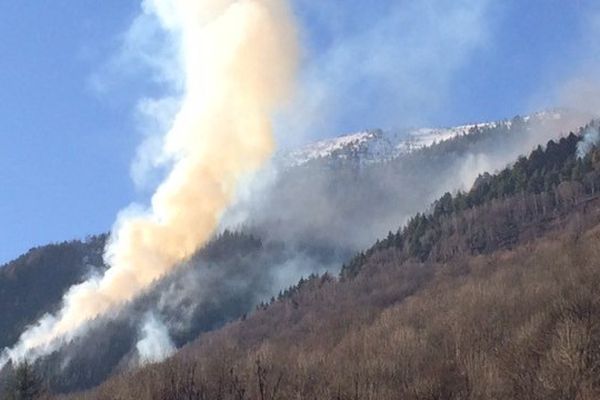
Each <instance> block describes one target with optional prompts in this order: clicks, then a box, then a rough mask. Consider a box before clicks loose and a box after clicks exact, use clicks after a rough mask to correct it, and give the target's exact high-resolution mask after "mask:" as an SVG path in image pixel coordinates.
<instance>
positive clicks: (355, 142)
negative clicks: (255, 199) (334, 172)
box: [277, 110, 563, 167]
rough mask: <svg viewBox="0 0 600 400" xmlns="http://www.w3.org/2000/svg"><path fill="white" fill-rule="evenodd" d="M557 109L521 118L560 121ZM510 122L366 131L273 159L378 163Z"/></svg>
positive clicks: (288, 163) (293, 162)
mask: <svg viewBox="0 0 600 400" xmlns="http://www.w3.org/2000/svg"><path fill="white" fill-rule="evenodd" d="M562 117H563V115H562V112H561V111H558V110H551V111H542V112H538V113H534V114H531V115H528V116H525V117H523V121H524V122H526V123H527V122H531V121H553V120H560V119H561V118H562ZM511 124H512V121H511V120H504V121H499V122H484V123H477V124H468V125H460V126H455V127H450V128H416V129H405V130H399V131H386V132H384V131H382V130H366V131H362V132H357V133H352V134H348V135H343V136H339V137H336V138H332V139H324V140H320V141H317V142H314V143H311V144H308V145H306V146H304V147H302V148H300V149H296V150H292V151H288V152H286V153H283V154H280V155H279V156H278V157H277V159H278V160H280V161H281V162H282V164H283V165H285V166H287V167H294V166H300V165H304V164H306V163H308V162H311V161H315V160H325V161H343V160H348V159H353V158H356V157H358V158H359V159H360V161H361V162H363V163H374V162H382V161H386V160H390V159H393V158H395V157H398V156H400V155H403V154H408V153H411V152H413V151H416V150H419V149H423V148H425V147H429V146H432V145H433V144H435V143H439V142H442V141H445V140H449V139H452V138H455V137H457V136H462V135H468V134H470V133H472V132H475V131H476V130H478V129H483V128H494V127H498V126H501V125H504V126H506V127H507V128H510V126H511Z"/></svg>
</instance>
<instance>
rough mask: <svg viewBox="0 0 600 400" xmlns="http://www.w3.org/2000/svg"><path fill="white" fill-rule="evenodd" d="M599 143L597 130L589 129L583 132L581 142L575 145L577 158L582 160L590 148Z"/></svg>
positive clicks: (599, 137)
mask: <svg viewBox="0 0 600 400" xmlns="http://www.w3.org/2000/svg"><path fill="white" fill-rule="evenodd" d="M599 142H600V132H598V129H597V128H592V127H589V128H587V129H586V130H585V132H583V136H582V139H581V141H579V143H577V157H579V158H584V157H585V156H586V155H587V154H588V153H589V152H590V150H592V148H594V147H595V146H596V145H597V144H598V143H599Z"/></svg>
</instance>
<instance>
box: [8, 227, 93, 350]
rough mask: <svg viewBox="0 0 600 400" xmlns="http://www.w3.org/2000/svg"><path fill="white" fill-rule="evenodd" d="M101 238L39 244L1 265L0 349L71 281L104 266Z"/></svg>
mask: <svg viewBox="0 0 600 400" xmlns="http://www.w3.org/2000/svg"><path fill="white" fill-rule="evenodd" d="M104 241H105V237H104V236H94V237H90V238H89V239H88V240H86V241H84V242H82V241H71V242H63V243H60V244H53V245H48V246H43V247H38V248H34V249H31V250H30V251H29V252H27V253H26V254H24V255H22V256H21V257H19V258H17V259H16V260H14V261H12V262H10V263H8V264H6V265H4V266H2V267H0V349H1V348H4V347H6V346H9V345H12V344H13V343H14V342H15V341H16V340H17V338H18V337H19V335H20V334H21V332H22V331H23V328H24V327H25V326H26V325H28V324H30V323H32V322H33V321H35V320H37V319H38V318H39V317H41V316H42V315H43V314H44V313H47V312H50V311H52V310H54V308H55V307H57V306H58V304H59V302H60V300H61V298H62V296H63V293H64V292H65V291H66V290H67V289H68V288H69V287H70V286H71V285H73V284H75V283H78V282H80V281H82V280H83V279H84V277H85V276H86V275H88V274H91V273H92V272H93V271H94V270H96V269H98V270H102V269H103V268H104V266H103V262H102V252H103V249H104Z"/></svg>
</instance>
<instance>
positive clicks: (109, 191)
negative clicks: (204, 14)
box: [0, 0, 600, 263]
mask: <svg viewBox="0 0 600 400" xmlns="http://www.w3.org/2000/svg"><path fill="white" fill-rule="evenodd" d="M499 3H501V4H499ZM293 7H294V10H295V12H296V14H297V17H298V20H299V25H300V36H301V38H302V43H303V61H302V69H301V74H300V77H299V82H300V85H299V87H300V89H299V91H298V95H297V98H296V99H295V101H294V102H293V103H292V107H290V109H289V110H288V111H286V112H284V113H283V114H282V116H281V117H280V118H279V123H278V124H277V126H278V132H277V133H278V138H279V140H280V142H281V143H282V144H284V145H285V144H287V145H291V144H297V143H301V142H305V141H307V140H312V139H315V138H319V137H323V136H332V135H336V134H341V133H344V132H347V131H353V130H358V129H362V128H367V127H384V128H392V127H400V126H406V125H421V124H426V125H442V126H444V125H453V124H458V123H467V122H473V121H483V120H493V119H501V118H507V117H511V116H514V115H515V114H518V113H526V112H529V111H532V110H535V109H538V108H542V107H545V106H552V105H558V103H560V101H561V98H560V96H559V95H558V94H559V93H560V92H561V87H562V86H563V85H565V83H567V82H569V81H570V80H572V79H574V78H577V77H579V76H583V75H585V74H593V72H590V71H594V70H595V69H597V68H595V67H597V61H599V60H598V54H597V53H598V49H597V48H596V47H595V46H596V45H595V42H596V41H597V37H598V36H595V34H596V33H600V29H598V27H597V20H598V18H597V16H598V15H600V12H599V10H598V9H597V7H596V6H595V5H594V2H592V1H585V0H581V1H577V0H574V1H564V0H531V1H521V0H508V1H503V2H497V1H491V0H456V1H452V2H447V1H441V0H438V1H436V0H423V1H421V0H419V1H417V0H415V1H398V0H377V1H376V2H365V1H362V0H328V1H327V2H325V1H315V0H295V1H294V4H293ZM139 14H140V4H139V2H136V1H123V0H102V1H97V0H77V1H73V0H71V1H67V0H53V1H51V2H49V1H48V2H42V1H34V0H22V1H4V2H0V85H1V86H0V188H1V192H0V193H1V195H0V221H1V222H2V224H1V226H0V263H1V262H5V261H8V260H10V259H11V258H14V257H15V256H17V255H19V254H21V253H23V252H24V251H26V250H27V249H29V248H30V247H32V246H35V245H41V244H45V243H49V242H59V241H62V240H69V239H73V238H81V237H84V236H86V235H87V234H93V233H99V232H105V231H108V230H109V229H110V226H111V224H112V222H113V221H114V218H115V215H116V213H117V212H118V210H120V209H122V208H123V207H124V206H126V205H127V204H129V203H130V202H132V201H143V200H144V198H146V197H147V195H148V190H147V189H146V190H143V189H139V188H137V189H136V186H135V185H134V184H133V183H132V179H131V176H130V175H131V164H132V160H134V158H135V155H136V149H137V147H138V145H139V144H140V143H141V142H142V140H143V137H144V132H143V130H144V129H143V128H144V127H145V126H146V125H145V124H143V123H140V115H139V112H136V109H139V107H138V105H139V102H140V99H143V98H159V97H161V96H163V95H165V94H166V93H167V92H169V93H171V92H172V90H171V89H170V88H169V85H168V82H166V81H167V79H161V77H160V73H158V72H157V67H156V65H153V63H152V60H153V55H154V56H156V60H159V59H164V58H165V55H164V52H159V53H153V52H158V51H159V50H160V48H159V47H160V46H159V45H160V44H161V41H160V40H155V39H157V37H156V27H152V26H144V29H142V30H141V31H142V33H141V34H140V35H141V36H144V35H146V36H145V37H143V38H141V39H140V37H138V36H136V37H135V38H134V39H135V40H134V43H133V44H132V43H131V40H132V32H133V30H132V23H133V21H134V20H136V18H137V17H138V16H139ZM137 21H139V19H138V20H137ZM153 29H154V30H153ZM138 33H139V32H138ZM151 34H152V35H151ZM158 39H160V37H159V38H158ZM144 40H145V42H144ZM149 43H150V44H149ZM157 43H158V45H157ZM161 67H164V65H163V64H161ZM162 73H164V70H163V71H162ZM290 110H291V111H290Z"/></svg>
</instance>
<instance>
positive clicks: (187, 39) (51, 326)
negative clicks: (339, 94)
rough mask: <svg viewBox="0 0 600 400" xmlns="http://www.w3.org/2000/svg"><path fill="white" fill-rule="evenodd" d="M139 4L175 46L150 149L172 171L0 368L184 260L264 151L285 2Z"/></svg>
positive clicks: (77, 327) (47, 345) (38, 351)
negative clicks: (95, 273)
mask: <svg viewBox="0 0 600 400" xmlns="http://www.w3.org/2000/svg"><path fill="white" fill-rule="evenodd" d="M143 9H144V12H146V13H153V14H155V15H156V17H158V19H159V21H160V22H161V24H162V26H163V28H164V29H165V30H167V31H168V32H169V34H171V35H172V36H173V37H174V38H175V39H176V40H177V43H178V44H179V45H178V48H179V57H180V59H179V62H180V65H181V70H182V71H183V75H184V76H183V87H184V93H183V98H182V101H181V108H180V109H179V111H178V113H177V115H176V116H175V119H174V121H173V124H172V126H171V127H170V130H169V131H168V132H167V133H166V134H165V136H164V140H163V141H162V143H163V145H162V149H161V154H160V155H159V156H160V157H161V160H164V159H168V160H170V162H171V163H172V167H171V169H170V171H169V173H168V175H167V177H166V179H165V180H164V181H163V182H162V183H161V184H160V185H159V187H158V189H157V190H156V192H155V193H154V195H153V196H152V199H151V205H150V207H148V209H146V210H141V211H140V210H139V209H138V210H133V209H131V208H130V209H128V210H126V211H125V212H123V213H121V215H120V216H119V218H118V220H117V223H116V224H115V227H114V228H113V231H112V235H111V238H110V241H109V244H108V247H107V250H106V253H105V261H106V262H107V264H108V265H109V266H110V269H108V270H107V272H106V273H105V274H104V276H102V277H97V278H94V279H90V280H88V281H86V282H84V283H81V284H78V285H76V286H73V287H72V288H71V289H69V290H68V292H67V293H66V294H65V296H64V298H63V303H62V308H61V309H60V310H59V311H58V312H57V313H56V314H55V315H47V316H45V317H43V318H42V319H41V320H40V321H39V322H38V323H37V324H35V325H34V326H32V327H30V328H29V329H28V330H27V331H25V332H24V333H23V334H22V335H21V337H20V339H19V342H18V343H17V344H16V345H15V346H14V347H13V348H11V349H5V350H4V352H3V356H2V358H1V359H0V367H1V366H2V365H3V364H5V363H6V362H7V361H8V360H9V359H12V360H20V359H23V358H36V357H39V356H42V355H44V354H48V353H49V352H51V351H52V350H53V349H54V348H55V347H56V345H57V344H60V343H61V342H63V341H65V340H69V339H71V338H73V337H75V336H77V335H78V334H79V333H80V332H81V331H82V329H84V327H85V325H86V322H88V321H89V320H91V319H93V318H95V317H97V316H100V315H103V314H106V313H107V312H108V311H109V310H111V309H113V308H115V307H117V306H119V305H121V304H123V303H125V302H127V301H129V300H131V299H132V298H133V297H134V296H135V295H136V294H138V293H140V292H141V291H143V290H144V289H146V288H148V287H149V286H150V285H151V284H152V283H153V282H155V281H156V280H157V279H158V278H160V277H162V276H164V275H165V274H167V273H168V272H169V271H171V270H172V269H173V268H175V267H176V266H177V265H178V264H180V263H181V262H182V261H184V260H185V259H186V258H188V257H189V256H191V255H192V254H193V253H194V252H195V251H196V250H197V249H198V248H199V247H200V246H202V244H204V243H205V242H206V241H207V240H208V239H209V238H210V237H211V235H212V234H213V231H214V230H215V228H216V227H217V225H218V223H219V220H220V217H221V215H222V213H223V211H224V209H225V208H226V207H227V206H228V205H229V204H230V202H231V201H232V199H233V198H234V195H235V190H236V186H237V184H238V181H239V180H240V179H241V178H242V177H243V176H244V175H247V174H249V173H252V172H254V171H255V170H256V169H258V168H259V167H260V166H261V165H262V164H263V162H265V161H266V160H267V159H268V158H269V156H270V155H271V153H272V151H273V147H274V143H273V136H272V132H271V131H272V129H271V117H272V115H273V113H274V112H276V111H277V109H278V108H279V106H280V105H281V103H282V102H283V101H285V99H286V98H287V96H288V95H289V91H290V90H291V89H292V85H293V78H294V75H295V66H296V53H297V51H296V50H297V46H296V31H295V25H294V21H293V18H292V15H291V12H290V10H289V8H288V4H287V3H286V0H203V1H198V0H145V1H144V3H143Z"/></svg>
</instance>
